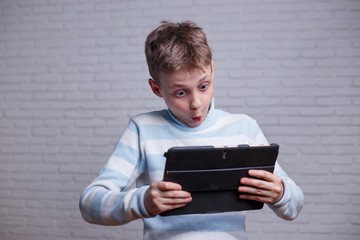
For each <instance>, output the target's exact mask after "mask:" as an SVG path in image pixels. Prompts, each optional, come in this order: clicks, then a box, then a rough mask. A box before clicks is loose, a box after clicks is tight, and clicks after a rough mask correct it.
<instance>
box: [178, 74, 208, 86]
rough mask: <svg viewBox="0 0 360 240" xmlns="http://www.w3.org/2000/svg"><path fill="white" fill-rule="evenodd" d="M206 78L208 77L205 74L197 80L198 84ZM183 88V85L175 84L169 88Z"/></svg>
mask: <svg viewBox="0 0 360 240" xmlns="http://www.w3.org/2000/svg"><path fill="white" fill-rule="evenodd" d="M208 76H209V75H208V74H205V76H204V77H202V78H200V79H199V80H198V83H199V82H202V81H204V80H205V79H206V78H207V77H208ZM184 86H185V85H183V84H177V83H175V84H174V85H172V86H171V88H182V87H184Z"/></svg>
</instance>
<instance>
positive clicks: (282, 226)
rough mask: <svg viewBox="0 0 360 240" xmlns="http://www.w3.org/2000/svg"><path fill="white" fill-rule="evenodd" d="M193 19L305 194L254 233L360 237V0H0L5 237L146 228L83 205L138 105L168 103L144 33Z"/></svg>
mask: <svg viewBox="0 0 360 240" xmlns="http://www.w3.org/2000/svg"><path fill="white" fill-rule="evenodd" d="M162 19H167V20H175V21H178V20H182V19H192V20H194V21H196V22H197V23H198V24H199V25H200V26H202V27H203V28H204V29H205V31H206V32H207V34H208V39H209V42H210V45H211V47H212V49H213V52H214V59H215V75H216V85H217V86H216V87H217V90H216V98H217V100H216V103H217V107H219V108H223V109H225V110H228V111H231V112H234V113H235V112H236V113H238V112H242V113H247V114H250V115H252V116H253V117H254V118H256V119H257V120H258V122H259V124H260V125H261V126H262V129H263V131H264V132H265V134H266V135H267V137H268V139H269V141H271V142H277V143H279V144H280V145H281V154H280V157H279V161H280V162H281V164H282V165H283V167H284V168H285V169H286V171H287V172H288V173H289V174H290V175H291V176H292V177H293V179H294V180H296V182H297V183H298V184H299V185H300V186H301V187H302V189H303V191H304V194H305V200H306V204H305V207H304V209H303V211H302V213H301V215H300V216H299V218H298V219H297V220H295V221H294V222H285V221H282V220H280V219H279V218H277V217H276V216H274V214H272V213H271V212H270V210H269V209H268V208H264V209H263V210H262V211H256V212H249V218H248V222H247V223H248V224H247V230H248V234H249V238H250V239H269V240H275V239H277V240H278V239H289V238H291V239H294V240H304V239H319V240H321V239H326V240H329V239H334V240H335V239H336V240H338V239H344V240H345V239H346V240H355V239H360V226H359V225H360V1H358V0H311V1H297V0H251V1H246V0H241V1H240V0H239V1H238V0H236V1H234V0H227V1H220V0H219V1H206V0H202V1H198V0H193V1H191V0H186V1H163V0H152V1H115V0H102V1H97V0H86V1H85V0H78V1H73V0H2V1H0V84H1V85H0V239H1V240H3V239H4V240H17V239H19V240H26V239H29V240H42V239H44V240H45V239H46V240H48V239H55V240H56V239H87V240H89V239H127V240H129V239H141V236H142V230H141V228H142V225H141V222H140V221H138V222H134V223H131V224H129V225H125V226H121V227H102V226H92V225H89V224H87V223H85V222H84V221H83V220H82V219H81V217H80V213H79V211H78V198H79V195H80V193H81V191H82V190H83V188H84V187H85V186H86V185H87V184H88V183H89V181H91V180H92V179H93V177H94V176H95V175H96V173H97V171H98V170H99V169H100V167H101V166H102V165H103V164H104V163H105V161H106V158H107V156H108V155H109V154H110V152H111V150H112V148H113V146H114V143H115V142H116V140H117V137H118V136H119V134H120V133H121V132H122V130H123V128H124V127H125V125H126V124H127V122H128V119H129V116H131V115H133V114H136V113H139V112H142V111H148V110H153V109H157V108H160V107H163V106H164V105H163V104H162V102H161V101H160V100H159V99H158V98H156V97H155V96H153V94H152V93H151V92H150V91H149V88H148V86H147V81H146V80H147V77H148V73H147V67H146V63H145V58H144V55H143V42H144V41H145V37H146V35H147V33H149V32H150V31H151V30H152V29H153V28H154V27H155V26H157V25H158V24H159V22H160V20H162Z"/></svg>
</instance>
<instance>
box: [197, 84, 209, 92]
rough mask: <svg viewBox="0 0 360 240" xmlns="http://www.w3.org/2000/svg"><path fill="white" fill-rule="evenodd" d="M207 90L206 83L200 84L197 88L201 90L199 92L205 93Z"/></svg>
mask: <svg viewBox="0 0 360 240" xmlns="http://www.w3.org/2000/svg"><path fill="white" fill-rule="evenodd" d="M208 88H209V84H208V83H204V84H201V85H200V86H199V89H200V90H201V91H205V90H206V89H208Z"/></svg>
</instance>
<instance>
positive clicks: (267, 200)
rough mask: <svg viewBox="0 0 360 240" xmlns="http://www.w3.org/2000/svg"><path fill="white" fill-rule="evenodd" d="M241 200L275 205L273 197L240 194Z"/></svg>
mask: <svg viewBox="0 0 360 240" xmlns="http://www.w3.org/2000/svg"><path fill="white" fill-rule="evenodd" d="M239 198H240V199H244V200H252V201H257V202H262V203H268V204H271V203H273V199H272V198H271V197H264V196H259V195H248V194H240V195H239Z"/></svg>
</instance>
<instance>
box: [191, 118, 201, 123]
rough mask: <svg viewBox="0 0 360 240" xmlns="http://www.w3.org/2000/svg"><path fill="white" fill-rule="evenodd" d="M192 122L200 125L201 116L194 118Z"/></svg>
mask: <svg viewBox="0 0 360 240" xmlns="http://www.w3.org/2000/svg"><path fill="white" fill-rule="evenodd" d="M192 120H193V121H194V122H196V123H199V122H201V116H198V117H193V118H192Z"/></svg>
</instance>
